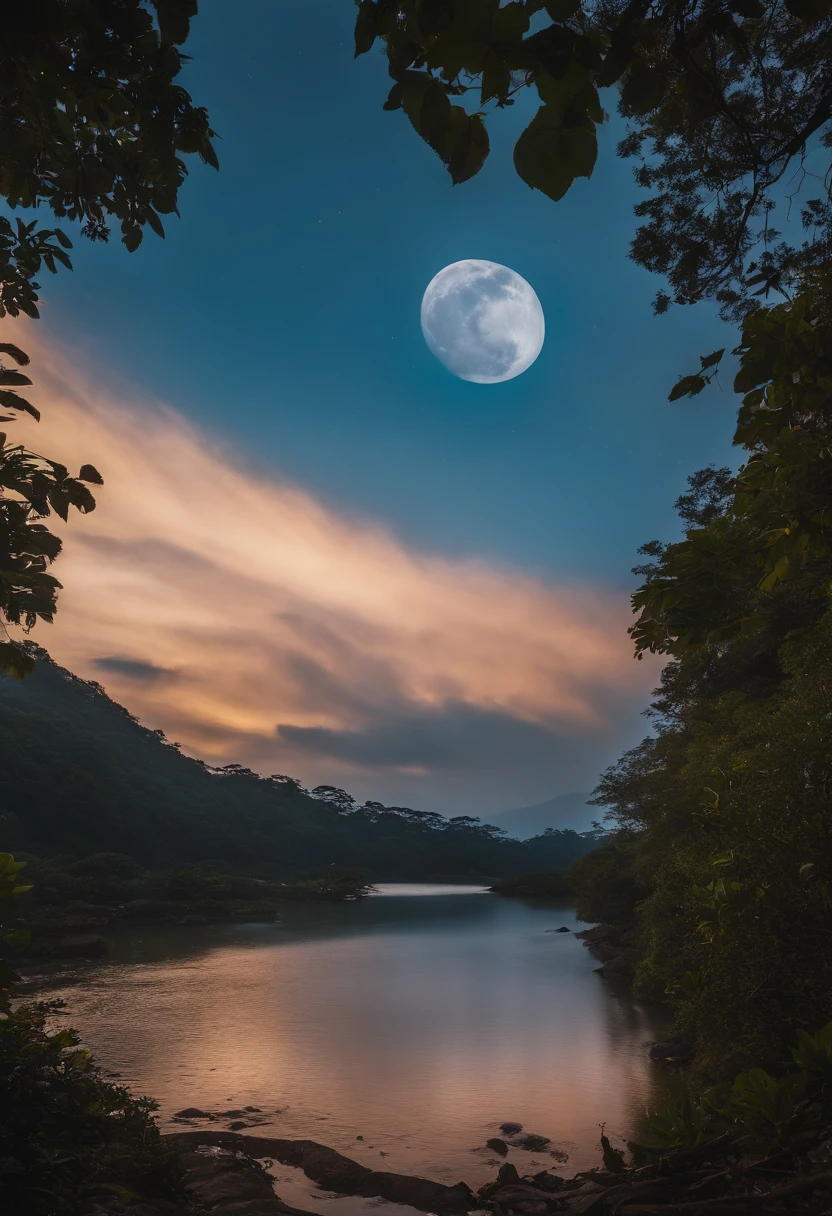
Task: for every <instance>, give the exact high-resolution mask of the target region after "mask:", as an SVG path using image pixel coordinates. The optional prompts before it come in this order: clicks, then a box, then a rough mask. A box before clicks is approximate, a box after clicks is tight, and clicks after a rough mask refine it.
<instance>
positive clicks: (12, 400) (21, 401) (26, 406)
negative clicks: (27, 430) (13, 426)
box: [0, 389, 40, 422]
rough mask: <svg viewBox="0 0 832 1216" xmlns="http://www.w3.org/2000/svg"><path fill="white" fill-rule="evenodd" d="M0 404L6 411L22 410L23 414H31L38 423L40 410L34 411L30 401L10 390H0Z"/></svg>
mask: <svg viewBox="0 0 832 1216" xmlns="http://www.w3.org/2000/svg"><path fill="white" fill-rule="evenodd" d="M0 402H2V404H3V405H5V406H6V408H7V409H10V410H22V411H23V412H24V413H25V414H31V415H32V417H33V418H34V419H35V421H36V422H40V410H37V409H35V407H34V406H33V405H32V403H31V401H27V400H26V398H25V397H21V396H20V394H19V393H15V392H14V391H13V390H12V389H0Z"/></svg>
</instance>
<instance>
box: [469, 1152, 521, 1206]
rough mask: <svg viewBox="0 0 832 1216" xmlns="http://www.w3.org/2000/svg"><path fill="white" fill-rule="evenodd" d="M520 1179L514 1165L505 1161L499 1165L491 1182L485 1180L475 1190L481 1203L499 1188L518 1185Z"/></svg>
mask: <svg viewBox="0 0 832 1216" xmlns="http://www.w3.org/2000/svg"><path fill="white" fill-rule="evenodd" d="M521 1181H522V1179H521V1178H520V1175H519V1174H518V1173H517V1169H516V1168H515V1166H513V1165H511V1164H510V1163H509V1162H506V1163H505V1165H501V1166H500V1169H499V1171H498V1173H497V1177H496V1178H495V1179H494V1181H493V1182H486V1184H485V1186H481V1187H480V1189H479V1190H478V1191H477V1198H478V1199H480V1200H481V1201H482V1202H483V1203H485V1202H487V1201H488V1200H489V1199H490V1198H491V1196H492V1195H496V1194H497V1192H498V1191H499V1190H501V1189H502V1188H503V1187H505V1186H520V1184H521Z"/></svg>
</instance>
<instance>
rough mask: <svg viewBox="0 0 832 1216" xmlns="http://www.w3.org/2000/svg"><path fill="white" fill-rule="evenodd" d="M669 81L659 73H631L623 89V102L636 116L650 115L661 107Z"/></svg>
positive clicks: (638, 71)
mask: <svg viewBox="0 0 832 1216" xmlns="http://www.w3.org/2000/svg"><path fill="white" fill-rule="evenodd" d="M666 87H667V79H666V77H664V76H663V75H661V73H659V72H645V71H643V70H634V71H631V72H630V74H629V76H628V77H627V79H626V80H625V81H624V84H623V86H622V89H621V102H622V105H624V106H626V107H627V109H628V110H632V112H633V113H634V114H649V113H650V111H651V110H655V109H656V108H657V107H658V106H660V105H661V103H662V99H663V98H664V94H665V89H666Z"/></svg>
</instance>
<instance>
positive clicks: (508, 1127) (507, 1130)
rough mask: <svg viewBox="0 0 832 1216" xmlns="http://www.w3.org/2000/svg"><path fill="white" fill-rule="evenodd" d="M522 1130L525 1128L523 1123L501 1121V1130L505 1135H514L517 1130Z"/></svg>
mask: <svg viewBox="0 0 832 1216" xmlns="http://www.w3.org/2000/svg"><path fill="white" fill-rule="evenodd" d="M522 1130H523V1124H522V1123H501V1124H500V1131H501V1132H502V1133H503V1135H504V1136H514V1135H516V1134H517V1132H522Z"/></svg>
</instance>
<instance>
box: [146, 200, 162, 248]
mask: <svg viewBox="0 0 832 1216" xmlns="http://www.w3.org/2000/svg"><path fill="white" fill-rule="evenodd" d="M145 215H146V216H147V222H148V224H149V225H150V227H151V228H152V229H153V231H154V232H155V233H156V235H157V236H160V237H161V238H162V240H164V239H165V229H164V226H163V224H162V221H161V220H160V219H159V217H158V215H157V214H156V212H155V211H154V210H153V208H152V207H147V209H146V211H145Z"/></svg>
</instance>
